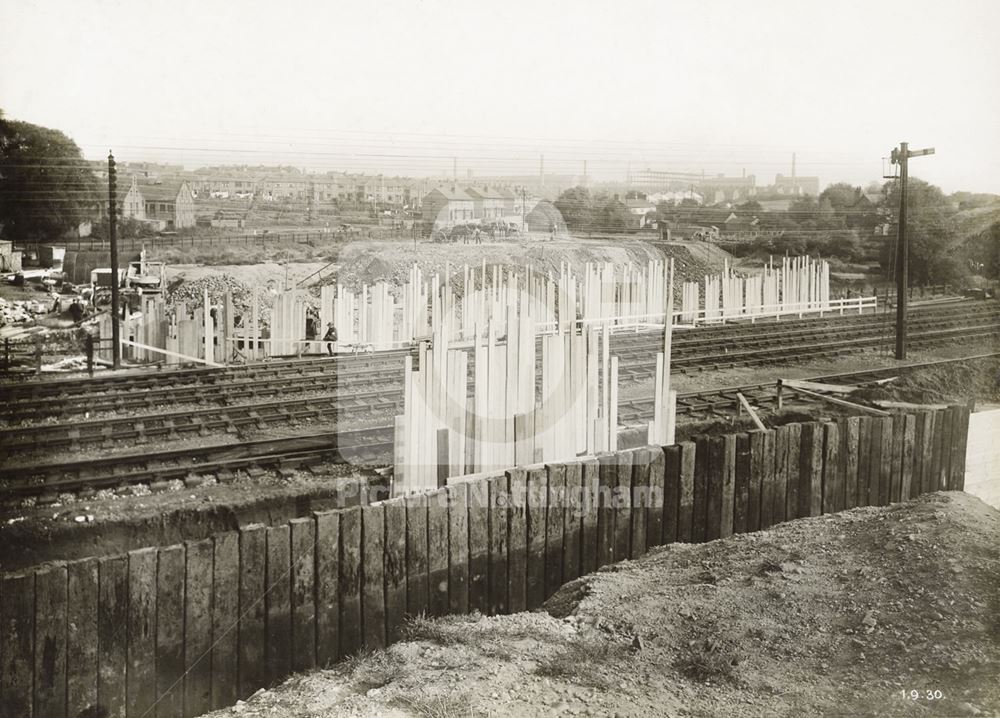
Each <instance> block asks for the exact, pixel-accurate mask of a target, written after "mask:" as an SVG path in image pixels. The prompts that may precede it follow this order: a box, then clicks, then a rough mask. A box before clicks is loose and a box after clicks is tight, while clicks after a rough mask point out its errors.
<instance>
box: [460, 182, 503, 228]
mask: <svg viewBox="0 0 1000 718" xmlns="http://www.w3.org/2000/svg"><path fill="white" fill-rule="evenodd" d="M465 193H466V194H467V195H469V196H470V197H472V203H473V204H472V208H473V209H472V211H473V217H475V219H478V220H482V221H483V222H495V221H498V220H501V219H503V218H504V214H505V212H504V196H503V195H502V194H501V193H500V192H498V191H497V190H495V189H490V188H489V187H468V188H467V189H466V190H465Z"/></svg>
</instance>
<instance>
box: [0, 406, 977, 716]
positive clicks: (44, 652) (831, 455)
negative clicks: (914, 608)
mask: <svg viewBox="0 0 1000 718" xmlns="http://www.w3.org/2000/svg"><path fill="white" fill-rule="evenodd" d="M968 422H969V412H968V410H967V409H966V408H964V407H953V408H950V409H947V410H940V411H936V412H926V413H917V414H911V415H902V414H900V415H895V416H889V417H853V418H848V419H844V420H841V421H839V422H838V423H805V424H789V425H787V426H783V427H780V428H778V429H775V430H768V431H761V432H754V433H749V434H736V435H727V436H715V437H706V438H699V439H696V440H695V441H693V442H684V443H681V444H678V445H675V446H668V447H644V448H639V449H631V450H628V451H621V452H617V453H615V454H607V455H602V456H599V457H598V458H596V459H593V458H592V459H582V460H579V461H574V462H568V463H561V464H550V465H546V466H531V467H527V468H514V469H510V470H508V471H507V472H506V473H505V474H504V475H502V476H494V477H470V478H468V479H462V480H456V481H453V482H451V483H450V485H449V486H447V487H446V488H443V489H438V490H437V491H433V492H430V493H426V494H419V495H412V496H406V497H401V498H395V499H392V500H389V501H381V502H376V503H371V504H367V505H363V506H361V507H355V508H350V509H344V510H339V511H329V512H322V513H316V514H314V515H313V516H312V517H311V518H298V519H293V520H292V521H289V522H288V523H287V524H284V525H278V526H269V527H265V526H259V525H255V526H247V527H244V528H242V529H240V530H239V531H230V532H226V533H220V534H218V535H216V536H215V537H214V538H211V539H206V540H201V541H192V542H188V543H186V544H184V545H178V546H168V547H160V548H157V547H153V548H144V549H139V550H136V551H131V552H129V553H128V554H125V555H119V556H111V557H104V558H99V559H98V558H91V559H85V560H80V561H73V562H70V563H56V564H51V565H46V566H43V567H40V568H37V569H35V570H32V571H30V572H21V573H12V574H6V575H4V576H3V577H2V582H0V654H2V655H0V716H3V717H4V718H6V717H8V716H10V717H13V716H17V717H18V718H21V717H25V716H46V717H48V716H69V717H75V716H79V715H81V711H84V710H86V709H88V707H92V706H101V707H103V709H104V710H106V711H107V715H109V716H128V717H131V716H153V715H155V716H196V715H199V714H200V713H202V712H205V711H208V710H210V709H213V708H218V707H223V706H226V705H230V704H232V703H234V702H235V701H236V700H237V699H239V698H246V697H247V696H249V695H250V694H252V693H253V692H254V691H256V690H257V689H258V688H260V687H262V686H267V685H271V684H274V683H276V682H277V681H279V680H281V679H282V678H284V677H285V676H287V675H288V674H289V673H291V672H293V671H301V670H306V669H309V668H312V667H315V666H322V665H326V664H328V663H330V662H332V661H336V660H338V659H339V658H341V657H343V656H347V655H349V654H351V653H354V652H356V651H357V650H359V649H360V648H362V647H363V646H369V647H380V646H384V645H386V644H388V643H391V642H393V641H396V640H398V639H400V638H401V636H402V629H403V626H404V620H405V617H406V616H407V615H415V614H418V613H421V612H426V613H428V614H430V615H444V614H447V613H464V612H468V611H472V610H478V611H481V612H483V613H487V614H500V613H511V612H516V611H523V610H526V609H532V608H536V607H538V606H539V605H541V604H542V602H543V601H545V600H546V598H547V597H549V596H550V595H552V594H553V593H554V592H555V591H556V590H557V589H558V588H559V587H560V586H561V585H562V584H563V583H565V582H567V581H570V580H573V579H575V578H577V577H578V576H581V575H584V574H587V573H589V572H592V571H594V570H596V569H597V568H599V567H601V566H603V565H605V564H609V563H612V562H614V561H619V560H622V559H625V558H633V559H634V558H638V557H640V556H642V555H643V554H644V553H645V552H646V550H647V549H648V548H649V547H651V546H655V545H659V544H665V543H670V542H675V541H683V542H699V541H709V540H712V539H716V538H720V537H725V536H729V535H731V534H732V533H739V532H746V531H756V530H758V529H763V528H767V527H768V526H771V525H773V524H775V523H778V522H781V521H787V520H790V519H794V518H797V517H802V516H816V515H819V514H821V513H829V512H833V511H841V510H844V509H849V508H852V507H855V506H863V505H882V504H888V503H890V502H894V501H900V500H905V499H908V498H911V497H915V496H917V495H919V494H921V493H923V492H928V491H936V490H939V489H961V488H963V485H962V484H963V474H964V461H965V442H966V437H967V430H968ZM102 715H103V713H102Z"/></svg>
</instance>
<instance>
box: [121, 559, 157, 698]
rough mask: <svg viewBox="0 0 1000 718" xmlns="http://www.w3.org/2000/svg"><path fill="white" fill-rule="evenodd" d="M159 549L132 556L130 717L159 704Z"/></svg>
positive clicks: (129, 613)
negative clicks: (157, 637)
mask: <svg viewBox="0 0 1000 718" xmlns="http://www.w3.org/2000/svg"><path fill="white" fill-rule="evenodd" d="M158 553H159V552H158V551H157V549H156V548H141V549H138V550H136V551H130V552H129V554H128V674H127V675H126V693H127V695H128V701H127V703H128V714H129V715H130V716H132V715H136V716H141V715H145V714H147V713H149V712H150V709H151V708H152V707H153V705H154V704H155V703H156V564H157V554H158Z"/></svg>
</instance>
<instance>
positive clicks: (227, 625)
mask: <svg viewBox="0 0 1000 718" xmlns="http://www.w3.org/2000/svg"><path fill="white" fill-rule="evenodd" d="M214 551H215V558H214V566H213V569H212V571H213V577H212V590H213V592H214V594H213V596H212V708H213V710H215V709H219V708H225V707H226V706H230V705H232V704H233V703H235V702H236V700H237V697H238V696H237V685H236V678H237V675H236V673H237V671H236V666H237V660H238V658H237V656H238V655H239V654H238V650H239V630H238V624H239V620H240V589H239V585H240V538H239V534H238V533H236V532H235V531H227V532H225V533H220V534H217V535H216V536H215V548H214Z"/></svg>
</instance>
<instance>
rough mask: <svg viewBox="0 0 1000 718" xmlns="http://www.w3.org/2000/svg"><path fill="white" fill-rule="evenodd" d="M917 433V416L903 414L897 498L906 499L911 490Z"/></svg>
mask: <svg viewBox="0 0 1000 718" xmlns="http://www.w3.org/2000/svg"><path fill="white" fill-rule="evenodd" d="M916 433H917V417H915V416H914V415H913V414H905V415H904V416H903V459H902V466H901V467H900V473H899V499H900V500H901V501H906V500H908V499H909V498H910V494H911V492H912V490H913V450H914V441H915V440H916Z"/></svg>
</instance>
